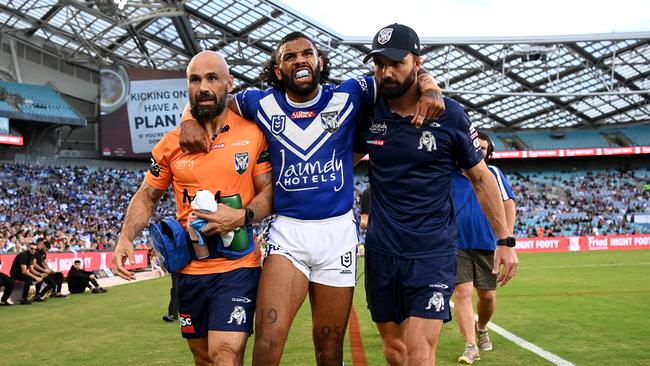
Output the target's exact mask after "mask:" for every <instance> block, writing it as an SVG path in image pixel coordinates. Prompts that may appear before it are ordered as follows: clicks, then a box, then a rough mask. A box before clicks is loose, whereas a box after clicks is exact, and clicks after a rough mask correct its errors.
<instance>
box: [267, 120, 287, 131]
mask: <svg viewBox="0 0 650 366" xmlns="http://www.w3.org/2000/svg"><path fill="white" fill-rule="evenodd" d="M286 126H287V116H273V117H271V132H273V133H274V134H276V135H279V134H281V133H282V132H283V131H284V128H285V127H286Z"/></svg>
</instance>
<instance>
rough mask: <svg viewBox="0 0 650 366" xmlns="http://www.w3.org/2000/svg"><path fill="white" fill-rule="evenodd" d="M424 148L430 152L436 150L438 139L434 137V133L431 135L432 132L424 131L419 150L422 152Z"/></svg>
mask: <svg viewBox="0 0 650 366" xmlns="http://www.w3.org/2000/svg"><path fill="white" fill-rule="evenodd" d="M422 148H426V149H427V151H429V152H431V151H432V150H436V138H435V136H433V133H431V131H422V136H420V144H419V145H418V150H422Z"/></svg>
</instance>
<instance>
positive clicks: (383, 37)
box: [377, 28, 393, 44]
mask: <svg viewBox="0 0 650 366" xmlns="http://www.w3.org/2000/svg"><path fill="white" fill-rule="evenodd" d="M392 35H393V28H384V29H382V30H380V31H379V35H377V42H379V44H385V43H386V42H388V41H390V37H391V36H392Z"/></svg>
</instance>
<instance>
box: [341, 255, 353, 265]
mask: <svg viewBox="0 0 650 366" xmlns="http://www.w3.org/2000/svg"><path fill="white" fill-rule="evenodd" d="M341 265H342V266H343V267H345V268H348V267H350V266H351V265H352V252H347V253H345V254H343V255H342V256H341Z"/></svg>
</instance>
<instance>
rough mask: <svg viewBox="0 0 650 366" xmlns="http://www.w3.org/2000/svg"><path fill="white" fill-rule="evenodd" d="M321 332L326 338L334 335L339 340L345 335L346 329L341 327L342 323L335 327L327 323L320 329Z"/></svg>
mask: <svg viewBox="0 0 650 366" xmlns="http://www.w3.org/2000/svg"><path fill="white" fill-rule="evenodd" d="M320 333H321V335H323V337H324V338H326V339H327V338H329V337H330V336H332V337H334V339H335V340H337V341H338V340H341V339H342V338H343V337H344V336H345V329H343V327H341V326H340V325H337V326H335V327H333V328H330V327H329V326H327V325H325V326H323V327H322V328H321V329H320Z"/></svg>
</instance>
